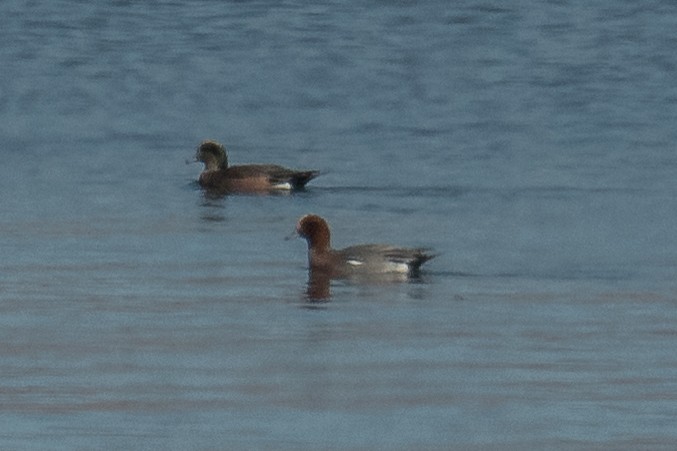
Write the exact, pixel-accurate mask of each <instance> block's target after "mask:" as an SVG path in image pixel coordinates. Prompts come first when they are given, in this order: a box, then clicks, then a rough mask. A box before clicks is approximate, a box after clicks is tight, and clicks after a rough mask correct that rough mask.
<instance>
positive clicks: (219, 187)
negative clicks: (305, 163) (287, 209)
mask: <svg viewBox="0 0 677 451" xmlns="http://www.w3.org/2000/svg"><path fill="white" fill-rule="evenodd" d="M195 159H196V160H197V161H200V162H202V163H204V165H205V168H204V171H203V172H202V173H201V174H200V177H199V179H198V183H199V184H200V186H202V187H203V188H204V189H207V190H210V191H219V192H263V191H274V190H295V189H302V188H303V187H304V186H305V185H306V183H308V182H309V181H310V180H312V179H313V178H315V177H317V176H318V175H319V171H315V170H303V171H299V170H294V169H288V168H285V167H283V166H279V165H275V164H247V165H239V166H228V158H227V156H226V150H225V148H224V147H223V146H222V145H221V144H219V143H217V142H216V141H203V142H202V143H201V144H200V146H199V147H198V149H197V152H196V155H195Z"/></svg>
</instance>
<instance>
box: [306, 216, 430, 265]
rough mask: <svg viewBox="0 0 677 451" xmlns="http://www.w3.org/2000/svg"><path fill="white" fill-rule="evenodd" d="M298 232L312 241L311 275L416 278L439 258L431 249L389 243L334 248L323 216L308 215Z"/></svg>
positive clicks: (309, 248)
mask: <svg viewBox="0 0 677 451" xmlns="http://www.w3.org/2000/svg"><path fill="white" fill-rule="evenodd" d="M296 233H297V234H298V235H299V236H300V237H302V238H305V239H306V241H307V242H308V265H309V268H310V270H311V272H313V271H315V272H321V273H324V274H329V275H330V277H336V278H341V277H350V276H360V275H365V276H370V275H379V274H380V275H385V274H395V275H403V276H415V275H417V274H418V272H419V269H420V267H421V265H422V264H423V263H425V262H426V261H428V260H430V259H431V258H433V257H435V255H434V254H430V253H429V250H428V249H423V248H406V247H396V246H390V245H387V244H361V245H357V246H350V247H347V248H345V249H340V250H334V249H332V248H331V241H330V240H331V238H330V233H329V225H328V224H327V221H325V220H324V219H323V218H322V217H320V216H317V215H305V216H303V217H301V219H299V222H298V223H297V224H296Z"/></svg>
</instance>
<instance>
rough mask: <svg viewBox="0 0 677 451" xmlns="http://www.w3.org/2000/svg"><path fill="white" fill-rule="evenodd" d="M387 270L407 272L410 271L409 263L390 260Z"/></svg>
mask: <svg viewBox="0 0 677 451" xmlns="http://www.w3.org/2000/svg"><path fill="white" fill-rule="evenodd" d="M386 268H387V269H386V272H399V273H406V272H409V265H408V264H406V263H403V262H394V261H389V262H387V263H386Z"/></svg>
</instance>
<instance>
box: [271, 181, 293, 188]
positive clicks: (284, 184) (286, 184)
mask: <svg viewBox="0 0 677 451" xmlns="http://www.w3.org/2000/svg"><path fill="white" fill-rule="evenodd" d="M272 188H273V189H292V186H291V183H289V182H284V183H278V184H276V185H273V186H272Z"/></svg>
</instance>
